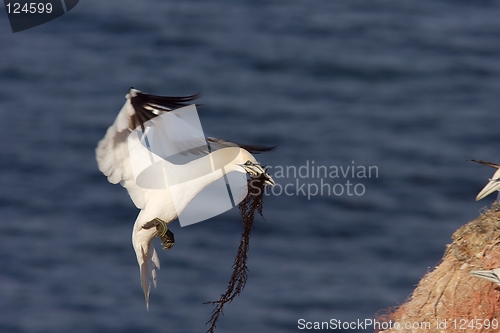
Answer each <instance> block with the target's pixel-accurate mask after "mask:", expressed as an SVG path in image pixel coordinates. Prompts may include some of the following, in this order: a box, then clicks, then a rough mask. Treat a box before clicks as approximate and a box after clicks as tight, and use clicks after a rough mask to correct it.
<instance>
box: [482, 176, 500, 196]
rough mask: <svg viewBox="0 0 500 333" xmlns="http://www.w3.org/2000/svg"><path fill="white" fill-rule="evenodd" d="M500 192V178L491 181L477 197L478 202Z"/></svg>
mask: <svg viewBox="0 0 500 333" xmlns="http://www.w3.org/2000/svg"><path fill="white" fill-rule="evenodd" d="M498 190H500V178H494V179H490V181H489V182H488V184H486V186H485V187H484V188H483V189H482V190H481V192H479V194H478V195H477V197H476V201H478V200H481V199H482V198H484V197H486V196H488V195H490V194H491V193H493V192H495V191H498Z"/></svg>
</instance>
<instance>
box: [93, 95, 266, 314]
mask: <svg viewBox="0 0 500 333" xmlns="http://www.w3.org/2000/svg"><path fill="white" fill-rule="evenodd" d="M196 97H197V95H192V96H186V97H166V96H154V95H148V94H144V93H142V92H140V91H139V90H136V89H133V88H131V89H130V91H129V93H128V94H127V95H126V102H125V104H124V106H123V107H122V109H121V111H120V112H119V114H118V116H117V117H116V120H115V122H114V123H113V125H111V126H110V127H109V128H108V130H107V132H106V135H105V136H104V138H103V139H102V140H101V141H100V142H99V144H98V146H97V148H96V159H97V164H98V166H99V170H100V171H101V172H102V173H103V174H104V175H106V176H107V177H108V181H109V182H110V183H112V184H118V183H120V184H121V185H122V186H123V187H125V188H126V189H127V191H128V193H129V195H130V197H131V199H132V201H133V203H134V204H135V205H136V207H137V208H139V209H140V210H141V211H140V212H139V215H138V216H137V219H136V221H135V224H134V228H133V231H132V244H133V247H134V250H135V253H136V256H137V262H138V264H139V268H140V280H141V285H142V289H143V291H144V296H145V300H146V308H149V292H150V289H151V284H153V285H154V286H155V287H156V270H157V269H159V268H160V261H159V259H158V254H157V253H156V251H155V249H154V247H153V245H152V240H153V238H154V237H155V236H158V237H160V238H161V240H162V244H163V248H164V249H170V248H171V247H172V246H173V245H174V236H173V233H172V232H171V231H170V230H168V227H167V225H168V224H169V223H171V222H172V221H174V220H175V219H176V218H177V217H178V215H179V214H181V213H182V211H183V210H184V209H185V208H186V206H187V205H188V204H189V202H191V200H192V199H193V198H194V197H195V196H197V195H198V194H199V193H200V192H201V191H202V190H203V189H204V188H205V187H206V186H208V185H210V184H211V183H213V182H215V181H217V180H218V179H220V178H221V177H222V176H223V175H224V174H223V173H221V172H219V173H208V174H203V175H201V176H200V177H198V176H197V178H196V177H195V178H196V179H195V180H193V181H191V182H189V186H186V187H185V190H184V191H183V193H182V195H181V196H180V197H176V198H175V200H174V199H173V198H172V195H171V191H170V189H169V186H168V184H163V185H164V186H163V188H144V187H141V186H139V185H138V184H137V179H136V177H135V176H134V170H133V161H132V160H133V159H132V158H131V156H130V151H129V148H130V147H129V146H128V142H127V140H128V137H129V135H130V134H131V133H132V132H133V131H134V130H135V129H136V128H139V127H140V128H141V129H142V131H143V133H144V129H145V124H146V123H147V122H148V121H150V120H151V119H153V118H155V117H157V116H159V115H162V114H165V113H166V112H169V111H172V110H176V109H179V108H181V107H184V106H186V105H188V104H189V102H191V101H192V100H194V99H195V98H196ZM170 113H171V114H173V113H174V111H172V112H170ZM174 118H175V120H174V121H178V122H179V124H174V125H173V126H171V130H172V131H175V128H178V126H177V125H179V126H180V127H181V128H182V126H185V127H186V126H188V125H189V124H188V125H186V124H185V122H184V123H182V122H183V120H182V119H180V120H177V118H178V117H174ZM157 119H158V118H157ZM166 119H169V118H166ZM167 125H168V124H167ZM146 126H147V124H146ZM180 132H182V130H181V131H180ZM181 134H182V133H181ZM181 134H179V135H181ZM171 141H172V142H169V144H170V145H174V146H177V148H179V151H184V152H185V151H186V147H185V142H183V140H182V139H180V140H177V141H176V140H171ZM207 143H208V144H209V146H210V148H211V150H210V151H204V152H201V151H200V149H198V151H196V149H194V150H193V149H189V150H191V151H190V153H192V154H198V153H203V154H205V155H204V156H209V157H208V158H210V159H211V161H212V162H213V161H214V158H215V157H214V156H215V154H218V155H217V158H218V159H217V161H219V162H220V163H222V162H221V161H223V162H224V163H226V162H227V163H228V164H225V165H223V167H224V170H225V172H226V173H229V172H231V171H237V172H241V173H245V174H249V175H250V176H251V177H260V176H262V175H264V178H265V179H266V184H268V185H274V181H273V179H272V178H271V177H270V176H269V175H268V174H267V172H266V170H265V169H264V168H262V166H260V164H259V163H258V162H257V161H256V159H255V157H254V156H252V154H251V152H252V153H258V152H262V151H268V150H271V149H273V148H274V147H262V146H247V145H237V144H234V143H231V142H228V141H224V140H220V139H215V138H206V142H204V144H205V147H206V146H207ZM183 145H184V146H183ZM191 147H193V146H188V148H191ZM198 147H200V145H198ZM226 147H228V148H226ZM210 148H209V149H210ZM215 148H217V149H218V150H215ZM230 149H232V150H233V154H232V155H231V157H230V158H226V157H227V156H225V155H224V154H226V155H227V151H228V150H230ZM234 149H238V151H237V153H238V155H237V156H236V158H234V157H235V156H234ZM214 150H215V151H214ZM197 162H198V160H197V159H195V160H193V161H190V162H188V163H186V164H184V165H176V166H175V165H174V167H176V168H177V169H175V170H178V171H180V172H182V170H193V168H192V166H193V165H194V164H195V163H197ZM190 167H191V169H190ZM187 172H190V171H187Z"/></svg>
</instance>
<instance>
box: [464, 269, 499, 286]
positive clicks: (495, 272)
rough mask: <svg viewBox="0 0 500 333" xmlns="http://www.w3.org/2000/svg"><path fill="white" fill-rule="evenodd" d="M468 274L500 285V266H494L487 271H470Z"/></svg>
mask: <svg viewBox="0 0 500 333" xmlns="http://www.w3.org/2000/svg"><path fill="white" fill-rule="evenodd" d="M469 274H470V275H473V276H477V277H479V278H482V279H486V280H488V281H491V282H495V283H496V284H498V285H500V278H499V276H500V268H495V269H492V270H489V271H470V272H469Z"/></svg>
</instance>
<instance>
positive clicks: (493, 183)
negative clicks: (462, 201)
mask: <svg viewBox="0 0 500 333" xmlns="http://www.w3.org/2000/svg"><path fill="white" fill-rule="evenodd" d="M471 161H472V162H476V163H480V164H484V165H487V166H489V167H492V168H495V169H497V171H495V173H494V174H493V177H492V178H490V179H489V182H488V184H486V186H485V187H484V188H483V189H482V190H481V192H479V194H478V195H477V196H476V201H477V200H481V199H482V198H484V197H486V196H488V195H490V194H491V193H493V192H495V191H498V190H500V165H498V164H496V163H491V162H486V161H481V160H471Z"/></svg>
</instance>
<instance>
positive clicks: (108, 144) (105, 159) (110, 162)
mask: <svg viewBox="0 0 500 333" xmlns="http://www.w3.org/2000/svg"><path fill="white" fill-rule="evenodd" d="M196 97H197V95H192V96H185V97H161V96H154V95H147V94H143V93H141V92H140V91H138V90H135V89H130V91H129V93H128V94H127V96H126V98H127V101H126V102H125V104H124V105H123V107H122V109H121V110H120V112H119V113H118V116H117V117H116V119H115V122H114V123H113V125H111V126H110V127H109V128H108V130H107V132H106V135H105V136H104V138H103V139H102V140H101V141H99V144H98V145H97V148H96V160H97V164H98V166H99V170H100V171H101V172H102V173H103V174H104V175H106V176H107V177H108V181H109V182H110V183H112V184H118V183H120V184H121V185H122V186H123V187H125V188H126V189H127V191H128V193H129V195H130V197H131V198H132V201H133V202H134V204H135V205H136V206H137V208H140V209H144V207H145V205H146V198H147V192H148V191H149V190H148V189H144V188H141V187H139V186H137V184H136V182H135V179H134V174H133V171H132V165H131V163H130V156H129V150H128V146H127V138H128V136H129V134H130V133H131V131H132V130H133V129H135V128H136V127H138V126H141V127H142V128H144V123H145V122H147V121H148V120H151V119H153V118H154V117H156V116H158V115H160V114H162V113H163V112H165V111H170V110H173V109H175V108H178V107H183V106H186V105H188V104H187V103H189V102H190V101H192V100H193V99H195V98H196Z"/></svg>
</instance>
